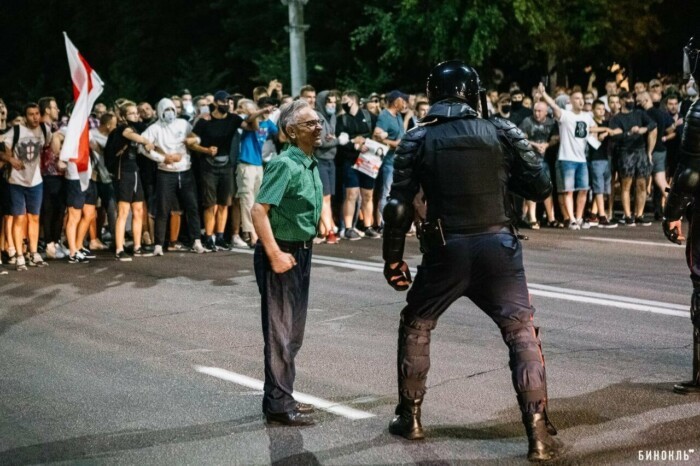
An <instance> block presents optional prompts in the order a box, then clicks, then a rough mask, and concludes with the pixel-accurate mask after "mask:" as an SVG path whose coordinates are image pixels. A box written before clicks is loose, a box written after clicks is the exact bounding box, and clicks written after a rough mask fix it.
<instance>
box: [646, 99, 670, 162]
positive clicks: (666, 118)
mask: <svg viewBox="0 0 700 466" xmlns="http://www.w3.org/2000/svg"><path fill="white" fill-rule="evenodd" d="M647 115H649V117H650V118H651V119H652V120H654V121H655V122H656V129H657V134H656V145H655V146H654V152H664V151H666V144H665V143H664V142H663V141H662V140H661V138H662V137H664V136H666V130H667V129H668V128H669V127H670V126H671V125H673V119H672V118H671V115H669V114H668V112H664V111H663V110H661V109H660V108H656V107H651V108H650V109H649V110H647Z"/></svg>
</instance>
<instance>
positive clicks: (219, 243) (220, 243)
mask: <svg viewBox="0 0 700 466" xmlns="http://www.w3.org/2000/svg"><path fill="white" fill-rule="evenodd" d="M214 245H216V247H217V248H218V250H219V251H229V250H230V249H231V245H230V244H228V243H227V242H226V241H224V239H223V238H216V239H215V240H214Z"/></svg>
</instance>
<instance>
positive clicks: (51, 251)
mask: <svg viewBox="0 0 700 466" xmlns="http://www.w3.org/2000/svg"><path fill="white" fill-rule="evenodd" d="M46 257H47V258H48V259H58V257H56V243H54V242H53V241H52V242H50V243H48V244H47V245H46Z"/></svg>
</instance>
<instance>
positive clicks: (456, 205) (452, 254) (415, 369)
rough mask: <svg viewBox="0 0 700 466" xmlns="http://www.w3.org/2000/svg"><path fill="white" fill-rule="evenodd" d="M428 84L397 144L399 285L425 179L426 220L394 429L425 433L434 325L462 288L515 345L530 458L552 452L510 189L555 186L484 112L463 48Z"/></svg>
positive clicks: (389, 263) (388, 213)
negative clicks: (422, 104) (418, 116)
mask: <svg viewBox="0 0 700 466" xmlns="http://www.w3.org/2000/svg"><path fill="white" fill-rule="evenodd" d="M427 92H428V98H429V100H430V103H431V109H430V112H429V113H428V115H427V116H426V117H425V118H424V119H423V120H422V122H421V123H420V125H419V126H418V127H416V128H414V129H413V130H411V131H410V132H408V133H407V134H406V136H404V139H403V140H402V141H401V144H400V145H399V147H398V149H397V151H396V159H395V165H394V170H395V171H394V183H393V185H392V188H391V194H390V200H389V203H388V205H387V206H386V208H385V209H384V219H385V229H384V244H383V257H384V261H385V266H384V275H385V277H386V279H387V281H388V282H389V284H390V285H391V286H392V287H393V288H395V289H397V290H406V289H408V287H409V286H410V284H411V275H410V272H409V268H408V265H407V264H406V263H405V262H404V261H403V252H404V241H405V235H406V232H407V231H408V230H409V228H410V226H411V223H412V222H413V221H414V214H415V211H416V209H415V207H414V205H413V201H414V197H415V196H416V194H417V193H418V192H419V191H420V190H421V189H422V191H423V193H424V194H423V199H424V201H425V204H426V205H427V210H425V216H424V217H423V218H421V219H420V221H419V230H420V240H421V250H422V251H423V253H424V255H423V262H422V265H421V266H420V267H419V269H418V275H417V276H416V280H415V283H413V287H412V288H411V290H410V291H409V293H408V296H407V300H406V301H407V305H406V307H404V309H403V311H402V313H401V322H400V325H399V343H398V355H397V356H398V384H399V394H400V395H399V404H398V406H397V407H396V417H395V418H394V420H393V421H392V422H391V424H390V426H389V431H390V432H391V433H392V434H396V435H401V436H403V437H405V438H407V439H412V440H413V439H421V438H423V437H424V433H423V428H422V426H421V421H420V407H421V404H422V402H423V395H424V394H425V391H426V379H427V374H428V368H429V367H430V356H429V354H430V332H431V330H433V329H434V328H435V326H436V324H437V320H438V318H439V317H440V315H441V314H442V313H443V312H444V311H445V310H446V309H447V308H448V307H449V306H450V304H452V303H453V302H454V301H456V300H457V299H458V298H460V297H461V296H466V297H468V298H470V299H471V300H472V301H473V302H474V303H475V304H476V305H477V306H479V307H480V308H481V309H482V310H483V311H484V312H485V313H486V314H488V316H489V317H491V318H492V319H493V320H494V322H495V323H496V324H497V325H498V327H499V328H500V330H501V334H502V336H503V340H504V342H505V343H506V345H507V346H508V348H509V353H510V368H511V372H512V381H513V386H514V388H515V391H516V393H517V400H518V403H519V405H520V408H521V411H522V419H523V423H524V424H525V429H526V432H527V436H528V444H529V448H528V459H530V460H534V461H542V460H549V459H552V458H554V457H556V456H558V455H559V454H561V452H562V451H563V445H562V443H561V442H560V441H558V440H556V439H554V438H553V437H552V435H555V434H556V430H555V429H554V427H553V426H552V425H551V424H550V423H549V422H548V420H547V415H546V411H545V408H546V404H547V392H546V377H545V368H544V358H543V356H542V351H541V344H540V340H539V337H538V332H537V330H538V329H537V327H535V326H534V324H533V313H534V308H533V307H532V305H531V304H530V298H529V293H528V289H527V283H526V281H525V270H524V268H523V259H522V250H521V244H520V241H519V240H518V238H517V236H516V235H515V233H514V230H513V228H512V226H511V223H512V222H511V220H512V216H513V210H512V205H511V202H510V196H509V194H508V191H510V192H512V193H515V194H517V195H519V196H522V197H524V198H526V199H529V200H533V201H541V200H544V199H545V198H546V197H547V196H548V195H549V194H550V193H551V191H552V184H551V180H550V179H549V176H548V175H547V174H546V172H545V171H544V170H543V169H542V161H541V159H540V158H539V157H538V156H537V155H536V154H535V153H534V151H533V149H532V146H531V145H530V143H529V142H528V141H527V139H526V138H525V136H524V135H523V133H522V132H521V131H520V130H519V129H518V128H517V127H516V126H514V125H513V124H512V123H510V122H509V121H507V120H503V119H500V118H495V119H493V120H486V119H484V118H482V117H481V116H480V115H481V114H482V112H485V111H486V104H485V93H484V90H483V89H482V88H481V84H480V81H479V75H478V74H477V72H476V71H475V70H474V69H473V68H472V67H470V66H467V65H465V64H464V63H463V62H461V61H458V60H452V61H447V62H443V63H440V64H439V65H437V66H436V67H435V68H434V69H433V71H432V72H431V74H430V76H429V77H428V83H427ZM419 205H420V204H419ZM421 210H422V209H421Z"/></svg>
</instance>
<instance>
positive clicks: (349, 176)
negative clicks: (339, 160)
mask: <svg viewBox="0 0 700 466" xmlns="http://www.w3.org/2000/svg"><path fill="white" fill-rule="evenodd" d="M353 166H354V164H353V163H352V162H351V161H349V160H344V161H343V185H344V186H345V189H350V188H361V189H374V178H372V177H371V176H369V175H365V174H364V173H362V172H361V171H358V170H355V169H354V168H352V167H353Z"/></svg>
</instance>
